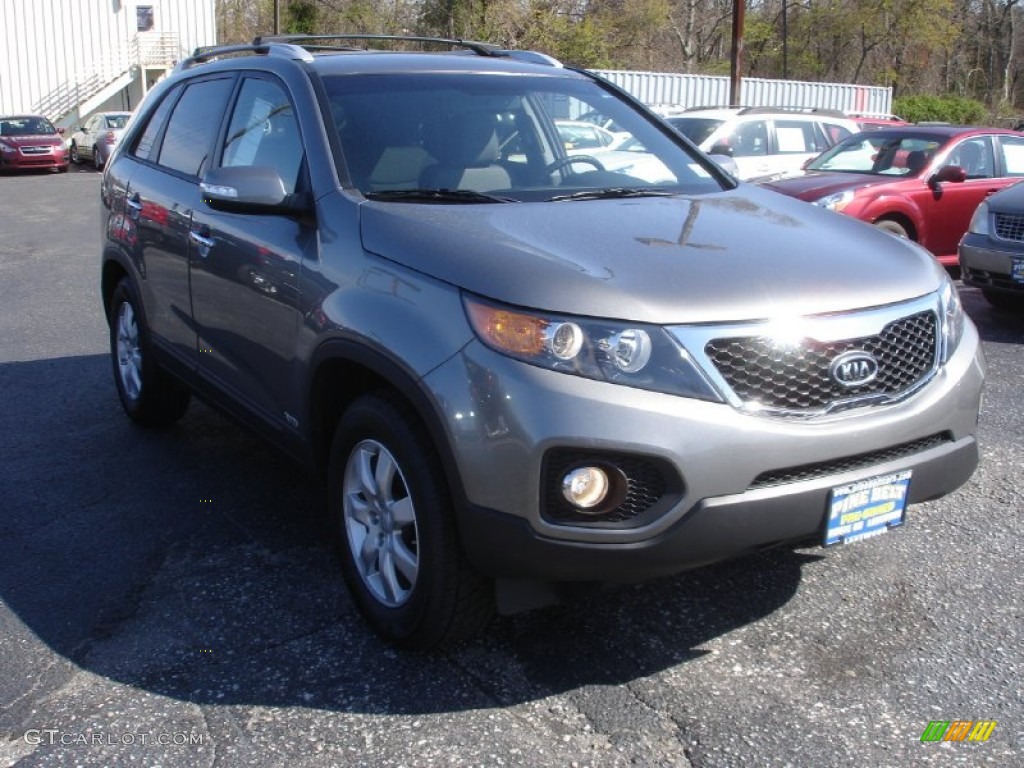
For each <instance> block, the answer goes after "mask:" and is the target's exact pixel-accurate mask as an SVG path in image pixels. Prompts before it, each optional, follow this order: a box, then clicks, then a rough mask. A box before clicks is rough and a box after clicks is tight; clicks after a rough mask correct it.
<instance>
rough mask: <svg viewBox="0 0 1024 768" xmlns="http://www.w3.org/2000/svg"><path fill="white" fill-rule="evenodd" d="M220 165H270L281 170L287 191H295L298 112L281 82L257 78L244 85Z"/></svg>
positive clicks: (299, 153) (299, 151) (298, 157)
mask: <svg viewBox="0 0 1024 768" xmlns="http://www.w3.org/2000/svg"><path fill="white" fill-rule="evenodd" d="M221 164H222V165H224V166H226V167H228V166H240V165H242V166H247V165H260V166H268V167H270V168H273V169H274V170H276V171H277V172H278V174H279V175H280V176H281V179H282V180H283V181H284V186H285V189H287V190H288V192H294V191H295V185H296V179H297V178H298V175H299V166H300V165H301V164H302V139H301V138H300V136H299V126H298V123H297V122H296V120H295V112H294V110H293V109H292V105H291V103H290V102H289V101H288V97H287V95H285V92H284V90H283V89H282V88H281V86H280V85H278V84H277V83H274V82H271V81H270V80H263V79H257V78H249V79H247V80H246V81H245V82H244V83H243V84H242V89H241V91H240V92H239V95H238V102H237V103H236V105H235V110H234V113H233V114H232V116H231V125H230V127H229V128H228V134H227V137H226V139H225V142H224V155H223V160H222V161H221Z"/></svg>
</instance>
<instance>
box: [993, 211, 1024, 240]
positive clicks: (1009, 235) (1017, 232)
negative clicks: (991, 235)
mask: <svg viewBox="0 0 1024 768" xmlns="http://www.w3.org/2000/svg"><path fill="white" fill-rule="evenodd" d="M995 219H996V237H998V238H1000V239H1002V240H1015V241H1016V242H1024V214H1019V213H997V214H996V216H995Z"/></svg>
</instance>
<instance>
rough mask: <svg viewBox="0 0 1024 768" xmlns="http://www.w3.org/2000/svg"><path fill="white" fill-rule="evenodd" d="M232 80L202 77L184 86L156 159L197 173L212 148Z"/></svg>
mask: <svg viewBox="0 0 1024 768" xmlns="http://www.w3.org/2000/svg"><path fill="white" fill-rule="evenodd" d="M233 84H234V80H233V79H231V78H222V79H219V80H201V81H199V82H196V83H192V84H191V85H188V86H186V88H185V92H184V93H183V94H182V95H181V99H179V100H178V103H177V104H176V105H175V106H174V111H173V112H172V113H171V118H170V120H169V121H168V123H167V131H166V133H164V138H163V141H162V142H161V145H160V156H159V157H158V158H157V162H158V163H159V164H160V165H162V166H165V167H167V168H171V169H173V170H175V171H180V172H182V173H185V174H188V175H189V176H199V175H200V173H202V170H203V167H204V165H205V163H206V161H207V159H208V158H209V156H210V153H211V151H212V149H213V142H214V139H215V138H216V135H217V131H218V130H219V129H220V120H219V116H220V115H223V114H224V110H225V108H226V107H227V101H228V96H230V95H231V87H232V85H233Z"/></svg>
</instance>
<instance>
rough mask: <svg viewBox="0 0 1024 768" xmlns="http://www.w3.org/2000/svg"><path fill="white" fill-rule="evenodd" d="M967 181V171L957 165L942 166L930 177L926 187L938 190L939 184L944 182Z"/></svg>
mask: <svg viewBox="0 0 1024 768" xmlns="http://www.w3.org/2000/svg"><path fill="white" fill-rule="evenodd" d="M966 180H967V171H965V170H964V169H963V168H961V167H960V166H959V165H944V166H942V167H941V168H939V170H937V171H936V172H935V173H933V174H932V175H931V178H929V179H928V186H929V187H931V188H932V189H936V188H938V186H939V184H941V183H943V182H945V181H952V182H955V183H958V184H959V183H960V182H962V181H966Z"/></svg>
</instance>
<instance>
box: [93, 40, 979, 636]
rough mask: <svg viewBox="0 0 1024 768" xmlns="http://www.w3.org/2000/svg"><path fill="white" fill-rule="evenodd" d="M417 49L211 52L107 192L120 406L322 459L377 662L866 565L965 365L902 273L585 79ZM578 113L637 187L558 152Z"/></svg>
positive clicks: (858, 236)
mask: <svg viewBox="0 0 1024 768" xmlns="http://www.w3.org/2000/svg"><path fill="white" fill-rule="evenodd" d="M354 42H355V43H356V44H358V45H366V44H367V41H366V40H365V39H361V40H356V41H354ZM388 44H389V45H391V46H401V45H402V44H403V43H401V42H400V41H393V40H389V41H388ZM304 45H308V47H303V46H304ZM433 45H440V46H441V47H443V48H445V50H442V51H439V52H407V51H406V52H400V51H372V50H371V51H368V50H360V49H358V48H353V47H352V46H353V41H352V40H350V39H349V40H343V39H341V38H330V39H302V40H298V39H273V40H267V39H262V40H257V41H255V42H254V43H253V44H252V45H245V46H235V47H231V48H224V49H216V50H213V51H205V52H202V53H201V54H199V55H197V56H195V57H193V58H191V59H189V60H187V61H185V62H183V63H182V64H181V65H180V67H179V69H178V71H177V72H176V73H175V74H174V75H173V76H171V77H169V78H167V79H165V80H164V81H163V82H161V83H160V84H159V85H158V86H157V87H156V88H154V89H153V91H151V92H150V94H149V95H148V97H147V98H146V100H145V102H144V103H143V104H142V105H141V107H140V108H139V110H138V111H137V113H136V116H135V118H134V119H133V122H132V124H131V125H130V126H129V127H128V129H127V131H126V134H125V136H124V138H123V140H122V141H121V143H120V144H119V145H118V148H117V150H116V151H115V153H114V155H113V156H112V157H111V159H110V161H109V162H108V164H107V167H106V170H105V173H104V176H103V180H102V187H101V190H102V192H101V194H102V202H103V206H102V215H103V228H102V231H103V232H104V242H103V248H102V297H103V304H104V307H105V310H106V313H107V317H108V318H109V322H110V344H111V351H112V353H113V354H112V359H113V373H114V381H115V383H116V386H117V391H118V394H119V395H120V399H121V402H122V404H123V406H124V409H125V411H126V412H127V414H128V415H129V416H130V417H131V418H132V419H134V420H135V421H137V422H138V423H140V424H142V425H149V426H164V425H167V424H170V423H172V422H174V421H175V420H176V419H178V418H179V417H180V416H181V415H182V414H183V413H184V411H185V409H186V407H187V406H188V402H189V398H190V395H191V393H193V392H196V393H199V394H201V395H202V396H203V397H204V398H205V399H207V400H208V401H210V402H212V403H215V404H216V405H218V406H219V407H221V408H223V409H224V410H225V411H227V412H229V413H230V414H232V415H233V416H234V417H236V418H237V419H238V420H240V421H242V422H244V423H245V424H248V425H250V426H251V427H252V428H253V429H255V430H256V431H258V432H259V433H261V434H262V435H264V436H266V437H267V438H268V439H270V440H271V441H273V442H274V443H275V444H276V445H278V446H280V447H281V448H282V449H283V450H284V451H285V452H287V453H288V454H290V455H291V456H293V457H295V458H296V459H298V460H300V461H302V462H304V463H305V464H307V465H310V466H312V467H313V468H315V469H316V471H318V472H319V473H320V475H321V476H322V477H323V478H324V483H325V485H326V486H327V488H328V489H329V495H328V496H329V510H328V512H329V519H330V521H331V530H332V531H333V534H334V537H335V539H336V541H337V544H338V549H339V552H340V555H341V563H342V571H343V573H344V576H345V579H346V581H347V583H348V586H349V588H350V589H351V592H352V595H353V597H354V600H355V602H356V603H357V605H358V606H359V608H360V609H361V611H362V612H363V614H364V615H365V616H366V618H367V619H368V621H369V623H370V624H371V625H372V626H373V627H374V629H376V630H377V631H378V632H379V633H380V634H381V635H382V636H383V637H385V638H387V639H389V640H391V641H394V642H398V643H402V644H406V645H411V646H421V647H423V646H433V645H437V644H440V643H445V642H449V641H452V640H455V639H458V638H460V637H464V636H466V635H467V634H468V633H471V632H473V631H475V630H477V629H478V628H479V627H481V626H482V625H483V623H484V622H486V621H487V619H488V618H489V617H490V616H491V614H492V611H493V610H494V608H495V606H497V607H498V608H499V609H501V610H517V609H522V608H527V607H530V606H533V605H538V604H541V603H543V602H545V601H547V600H549V599H551V597H552V596H553V595H556V594H558V592H559V589H558V586H559V585H562V584H564V583H566V582H595V581H633V580H636V579H639V578H646V577H654V576H659V575H665V574H672V573H677V572H680V571H683V570H685V569H688V568H693V567H696V566H699V565H702V564H704V563H710V562H713V561H716V560H721V559H723V558H728V557H731V556H735V555H739V554H741V553H744V552H750V551H753V550H758V549H761V548H763V547H768V546H772V545H778V544H791V543H807V542H816V543H818V544H822V545H831V544H837V543H842V542H851V541H855V540H858V539H863V538H866V537H868V536H871V535H874V534H878V533H881V532H883V531H886V530H888V529H889V528H892V527H895V526H898V525H900V524H901V523H902V522H903V521H904V518H905V515H906V509H907V504H910V503H914V502H920V501H924V500H927V499H932V498H935V497H937V496H941V495H943V494H946V493H949V492H951V491H953V490H954V489H955V488H957V487H958V486H959V485H961V484H962V483H963V482H965V481H966V480H967V478H968V477H969V476H970V475H971V473H972V472H973V470H974V468H975V466H976V464H977V461H978V449H977V445H976V443H975V437H974V432H975V425H976V422H977V416H978V407H979V399H980V396H981V389H982V380H983V375H984V365H983V360H982V356H981V352H980V349H979V344H978V337H977V333H976V331H975V329H974V327H973V326H972V324H971V323H970V322H969V321H968V320H967V319H966V318H965V316H964V314H963V311H962V310H961V306H960V303H959V301H958V299H957V294H956V291H955V290H954V287H953V285H952V283H951V282H950V280H949V278H948V277H947V276H946V274H945V272H944V271H943V270H942V268H941V267H940V266H939V265H938V264H937V263H936V262H935V260H934V259H933V258H932V257H931V255H930V254H929V253H928V252H927V251H924V250H923V249H921V248H920V247H918V246H917V245H915V244H914V243H912V242H908V241H906V240H900V239H897V238H893V237H890V236H888V235H887V234H885V233H883V232H878V231H876V230H874V229H873V228H870V227H865V226H864V225H863V224H862V223H860V222H857V221H854V220H852V219H849V218H846V217H841V216H835V215H834V214H832V213H830V212H828V211H823V210H820V209H818V208H815V207H813V206H809V205H807V204H806V203H803V202H800V201H798V200H794V199H791V198H787V197H783V196H780V195H777V194H774V193H772V192H769V191H767V190H764V189H761V188H758V187H755V186H752V185H740V186H737V185H736V182H735V181H734V180H732V179H731V177H729V176H727V175H725V174H724V173H722V172H721V171H720V170H719V169H718V168H717V166H716V165H715V164H714V163H712V162H710V161H709V160H708V158H707V157H705V156H704V155H702V154H700V153H698V152H696V151H695V150H693V149H692V146H691V145H690V144H688V143H687V142H686V141H685V140H684V139H683V138H682V137H680V136H679V135H678V134H676V133H675V132H674V131H673V130H672V129H671V128H669V127H668V126H667V125H666V124H665V123H664V122H662V121H661V120H659V119H658V118H657V117H656V116H654V115H653V114H651V113H650V112H648V111H647V110H645V109H644V108H642V107H641V106H640V105H638V104H637V103H635V102H632V101H630V100H629V99H628V97H626V96H624V95H623V94H621V93H620V92H619V91H618V90H617V89H615V88H614V87H612V86H610V85H608V84H607V83H605V82H603V81H602V80H600V79H599V78H596V77H593V76H591V75H590V74H588V73H586V72H583V71H578V70H573V69H570V68H568V67H563V66H561V65H560V64H559V63H558V62H556V61H553V60H551V59H549V58H548V57H545V56H543V55H541V54H535V53H529V52H512V51H504V50H499V49H497V48H494V47H491V46H486V45H481V44H476V43H462V42H456V41H434V43H433ZM449 48H451V50H448V49H449ZM588 112H599V113H601V114H605V115H609V116H610V117H611V118H612V119H614V121H615V123H616V124H617V125H618V126H619V128H620V129H621V131H622V132H624V133H627V134H629V137H630V139H631V140H632V141H633V142H634V146H635V147H636V150H635V152H636V158H635V159H636V162H635V164H633V165H632V166H620V167H618V168H616V169H615V170H612V169H609V168H606V167H604V165H603V164H602V161H601V159H600V157H599V156H598V155H592V156H591V155H587V154H568V152H567V151H566V147H565V145H564V142H563V141H561V140H560V137H559V133H558V121H560V120H572V119H575V118H577V117H579V116H581V115H584V114H586V113H588ZM211 116H212V117H211ZM632 168H637V169H639V168H642V169H643V173H642V174H639V175H632V174H631V173H630V170H631V169H632ZM654 169H657V173H654ZM652 178H657V181H651V180H650V179H652ZM282 512H285V510H282Z"/></svg>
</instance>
